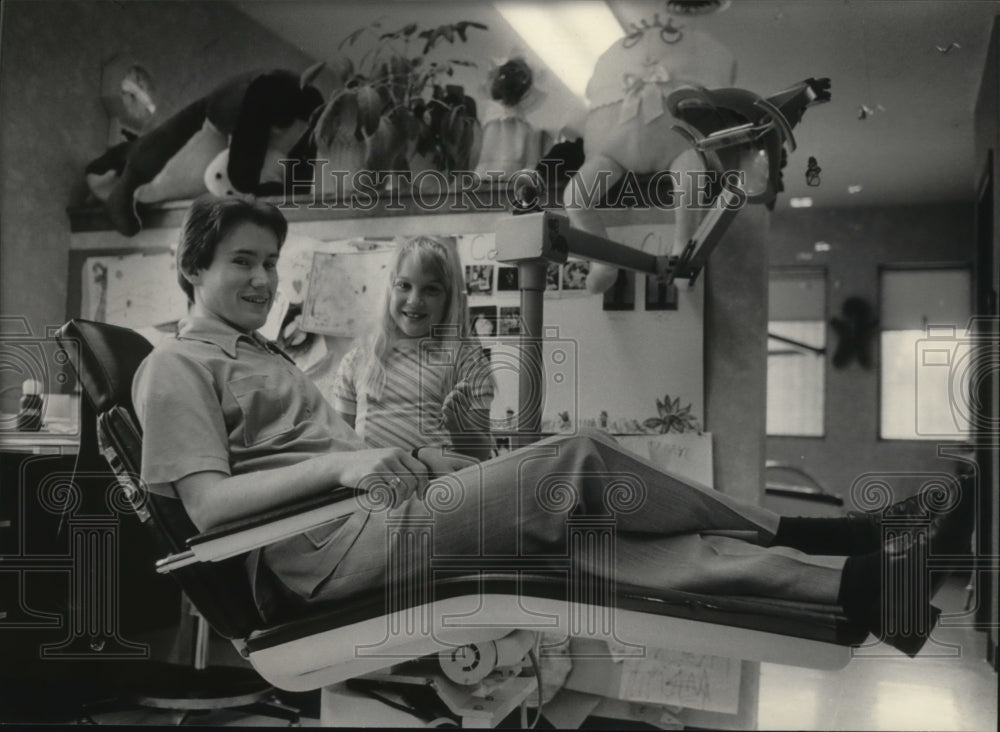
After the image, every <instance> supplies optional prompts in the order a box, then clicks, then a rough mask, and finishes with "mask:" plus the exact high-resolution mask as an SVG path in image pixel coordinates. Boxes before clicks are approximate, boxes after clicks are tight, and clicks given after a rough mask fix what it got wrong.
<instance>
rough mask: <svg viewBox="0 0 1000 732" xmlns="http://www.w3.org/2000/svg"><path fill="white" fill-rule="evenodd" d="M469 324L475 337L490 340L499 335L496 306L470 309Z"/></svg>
mask: <svg viewBox="0 0 1000 732" xmlns="http://www.w3.org/2000/svg"><path fill="white" fill-rule="evenodd" d="M469 323H470V325H471V327H472V333H473V335H477V336H479V337H481V338H489V337H491V336H495V335H496V334H497V308H496V305H481V306H478V307H473V308H469Z"/></svg>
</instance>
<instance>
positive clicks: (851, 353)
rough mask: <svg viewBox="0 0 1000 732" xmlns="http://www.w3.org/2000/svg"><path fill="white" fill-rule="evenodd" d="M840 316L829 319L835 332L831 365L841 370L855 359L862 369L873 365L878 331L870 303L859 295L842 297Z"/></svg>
mask: <svg viewBox="0 0 1000 732" xmlns="http://www.w3.org/2000/svg"><path fill="white" fill-rule="evenodd" d="M840 312H841V317H836V318H832V319H831V320H830V325H832V326H833V330H834V332H835V333H836V334H837V348H836V350H834V352H833V365H834V367H835V368H838V369H842V368H846V367H847V366H849V365H850V363H851V361H854V360H855V359H857V362H858V365H859V366H861V368H863V369H870V368H871V367H872V364H873V356H872V345H873V344H874V341H875V336H876V335H877V334H878V320H876V319H875V314H874V313H873V312H872V307H871V305H869V304H868V302H867V301H865V300H863V299H862V298H860V297H849V298H847V299H846V300H844V304H843V305H842V306H841V309H840Z"/></svg>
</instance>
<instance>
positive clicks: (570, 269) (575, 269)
mask: <svg viewBox="0 0 1000 732" xmlns="http://www.w3.org/2000/svg"><path fill="white" fill-rule="evenodd" d="M588 274H590V262H583V261H573V262H566V264H564V265H563V268H562V289H563V292H578V293H586V291H587V275H588Z"/></svg>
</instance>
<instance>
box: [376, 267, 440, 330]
mask: <svg viewBox="0 0 1000 732" xmlns="http://www.w3.org/2000/svg"><path fill="white" fill-rule="evenodd" d="M447 307H448V288H447V286H446V285H445V283H443V282H442V281H441V279H440V277H439V276H438V275H437V274H436V273H434V272H432V271H430V270H429V269H428V268H426V267H424V266H423V265H422V264H421V262H420V261H419V258H418V257H414V256H413V255H412V254H407V255H405V256H404V257H403V261H401V262H400V263H399V269H398V270H397V272H396V277H395V279H394V280H393V283H392V290H391V291H390V293H389V317H391V318H392V322H393V323H395V324H396V329H397V331H398V332H399V333H400V334H401V335H403V336H405V337H406V338H425V337H427V336H429V335H431V329H432V328H433V327H434V326H435V325H440V324H441V322H442V321H443V320H444V314H445V310H446V309H447Z"/></svg>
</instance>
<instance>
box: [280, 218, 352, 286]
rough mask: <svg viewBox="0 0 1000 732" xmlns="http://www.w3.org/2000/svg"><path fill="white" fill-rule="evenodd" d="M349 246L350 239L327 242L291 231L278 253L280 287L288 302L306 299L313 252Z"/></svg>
mask: <svg viewBox="0 0 1000 732" xmlns="http://www.w3.org/2000/svg"><path fill="white" fill-rule="evenodd" d="M349 246H350V240H348V241H346V242H343V243H341V242H331V243H329V244H327V243H326V242H322V241H320V240H318V239H313V238H311V237H308V236H303V235H301V234H297V233H295V232H289V233H288V236H287V237H286V238H285V243H284V245H283V246H282V247H281V254H279V255H278V288H279V289H280V290H281V291H282V292H284V293H285V297H286V298H287V299H288V302H289V303H291V304H295V303H302V302H304V301H305V299H306V290H307V289H308V285H309V272H310V270H312V264H313V254H315V253H316V251H318V250H320V249H323V248H326V250H327V251H330V250H331V249H332V248H347V247H349ZM350 249H351V250H356V249H358V247H357V246H351V247H350Z"/></svg>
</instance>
